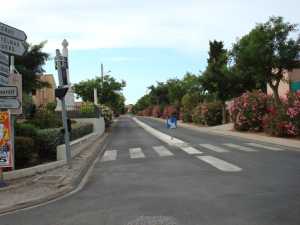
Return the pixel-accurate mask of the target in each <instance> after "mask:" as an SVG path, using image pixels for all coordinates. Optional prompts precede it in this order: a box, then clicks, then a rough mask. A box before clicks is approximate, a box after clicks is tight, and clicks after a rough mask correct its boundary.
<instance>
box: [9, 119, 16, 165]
mask: <svg viewBox="0 0 300 225" xmlns="http://www.w3.org/2000/svg"><path fill="white" fill-rule="evenodd" d="M15 118H16V117H15V116H14V115H11V116H10V120H11V149H12V152H13V154H12V169H13V170H15V158H16V149H15V126H14V125H15Z"/></svg>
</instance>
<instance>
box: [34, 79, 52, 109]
mask: <svg viewBox="0 0 300 225" xmlns="http://www.w3.org/2000/svg"><path fill="white" fill-rule="evenodd" d="M38 79H39V80H40V81H43V82H47V83H48V84H49V87H44V88H41V89H37V90H35V91H34V92H33V93H32V100H33V103H34V104H35V106H36V107H38V108H39V107H43V106H46V105H47V104H48V103H50V102H55V88H56V83H55V80H54V77H53V75H52V74H45V75H39V78H38Z"/></svg>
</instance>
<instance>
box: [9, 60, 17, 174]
mask: <svg viewBox="0 0 300 225" xmlns="http://www.w3.org/2000/svg"><path fill="white" fill-rule="evenodd" d="M9 70H10V73H11V74H13V73H14V72H15V57H14V56H13V55H12V56H10V67H9ZM10 120H11V149H12V151H13V154H12V169H13V170H14V169H15V156H16V151H15V126H14V125H15V116H14V115H11V117H10Z"/></svg>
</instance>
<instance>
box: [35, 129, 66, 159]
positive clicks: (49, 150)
mask: <svg viewBox="0 0 300 225" xmlns="http://www.w3.org/2000/svg"><path fill="white" fill-rule="evenodd" d="M62 143H63V133H62V128H50V129H41V130H38V132H37V136H36V138H35V145H36V148H37V151H38V155H39V158H40V160H41V161H48V160H55V159H56V147H57V146H58V145H60V144H62Z"/></svg>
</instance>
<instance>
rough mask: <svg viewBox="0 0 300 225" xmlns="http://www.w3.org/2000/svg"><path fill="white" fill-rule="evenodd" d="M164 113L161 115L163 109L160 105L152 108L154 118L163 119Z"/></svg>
mask: <svg viewBox="0 0 300 225" xmlns="http://www.w3.org/2000/svg"><path fill="white" fill-rule="evenodd" d="M161 115H162V113H161V107H160V106H159V105H155V106H153V108H152V116H153V117H156V118H159V117H161Z"/></svg>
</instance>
